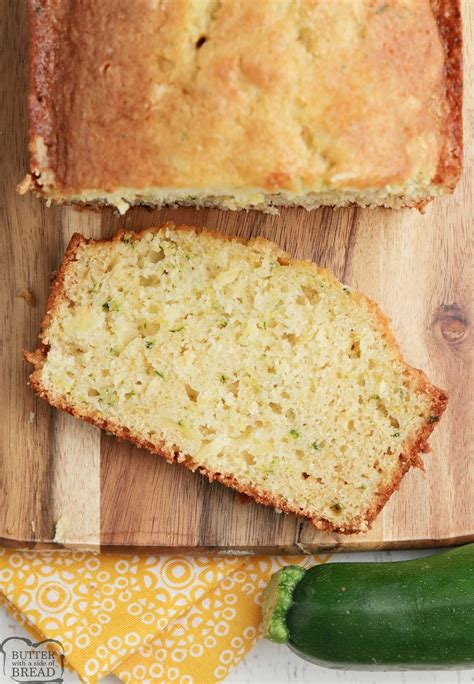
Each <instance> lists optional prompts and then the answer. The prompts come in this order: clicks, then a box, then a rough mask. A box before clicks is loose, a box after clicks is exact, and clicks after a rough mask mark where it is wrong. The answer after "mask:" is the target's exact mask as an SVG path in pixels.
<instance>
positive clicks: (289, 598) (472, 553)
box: [263, 544, 474, 669]
mask: <svg viewBox="0 0 474 684" xmlns="http://www.w3.org/2000/svg"><path fill="white" fill-rule="evenodd" d="M263 626H264V633H265V636H266V637H267V638H268V639H271V640H272V641H276V642H279V643H282V642H288V644H289V646H290V648H292V649H293V650H294V651H295V652H296V653H297V654H298V655H300V656H302V657H303V658H306V659H307V660H311V661H312V662H315V663H318V664H319V665H324V666H326V667H338V668H351V669H352V668H360V669H372V668H377V669H392V668H393V669H435V668H462V667H469V666H471V667H472V666H474V544H468V545H467V546H461V547H459V548H456V549H452V550H450V551H446V552H444V553H440V554H437V555H433V556H428V557H425V558H418V559H416V560H411V561H401V562H400V561H398V562H388V563H327V564H326V565H316V566H314V567H312V568H310V569H309V570H304V569H303V568H300V567H297V566H286V567H284V568H282V569H281V570H280V571H279V572H277V573H276V574H275V575H273V577H272V579H271V581H270V583H269V585H268V587H267V588H266V589H265V592H264V600H263Z"/></svg>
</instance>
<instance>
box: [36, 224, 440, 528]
mask: <svg viewBox="0 0 474 684" xmlns="http://www.w3.org/2000/svg"><path fill="white" fill-rule="evenodd" d="M167 227H169V228H172V229H173V230H183V231H187V232H192V233H204V234H205V235H207V236H209V237H212V238H214V239H219V240H222V239H225V240H228V241H235V242H240V243H241V244H247V245H251V244H265V245H267V246H270V248H271V249H272V250H274V251H275V253H276V254H278V257H279V260H280V261H281V263H286V264H288V263H291V262H293V261H298V262H299V263H301V261H300V260H295V259H291V257H290V256H289V255H288V254H286V252H284V251H283V250H281V249H280V248H279V247H278V245H276V244H275V243H272V242H270V241H268V240H265V239H264V238H261V237H257V238H252V239H251V240H244V239H242V238H238V237H229V236H226V235H222V234H221V233H219V232H217V231H209V230H206V229H202V228H194V227H192V226H186V225H181V226H175V225H174V224H173V223H172V222H167V223H166V224H164V225H163V226H160V227H157V228H146V229H145V230H143V231H141V232H140V233H131V232H130V231H127V230H121V231H120V232H118V233H117V234H116V235H115V236H114V237H113V238H111V239H107V238H103V239H101V240H95V239H86V238H84V237H83V236H82V235H80V234H79V233H76V234H74V235H73V237H72V238H71V240H70V242H69V245H68V247H67V250H66V253H65V256H64V260H63V262H62V264H61V266H60V268H59V270H58V272H57V274H56V277H55V280H54V283H53V285H52V288H51V293H50V296H49V298H48V304H47V310H46V313H45V315H44V317H43V321H42V324H41V333H40V340H41V344H40V347H39V348H38V349H37V350H36V351H34V352H24V357H25V360H26V361H28V362H29V363H32V364H33V365H34V371H33V373H32V374H31V375H30V379H29V382H30V385H31V387H32V388H33V389H34V391H35V392H36V393H37V394H38V395H39V396H40V397H42V398H43V399H45V400H46V401H48V402H49V403H50V404H51V405H52V406H54V407H56V408H58V409H61V410H63V411H66V412H67V413H70V414H71V415H73V416H76V417H78V418H81V419H82V420H85V421H87V422H88V423H92V424H93V425H95V426H97V427H100V428H102V429H103V430H106V431H107V432H110V433H111V434H114V435H116V436H117V437H119V438H120V439H125V440H128V441H130V442H133V443H134V444H136V445H137V446H138V447H143V448H145V449H148V450H149V451H151V452H152V453H155V454H157V455H159V456H161V457H163V458H165V459H166V460H168V461H170V462H174V461H175V462H179V463H182V465H184V466H185V467H186V468H188V469H190V470H191V471H193V472H194V471H198V472H199V473H201V474H202V475H205V476H207V477H208V478H209V481H213V480H215V481H217V482H220V483H221V484H224V485H226V486H228V487H231V488H233V489H235V490H237V491H238V492H241V493H242V494H246V495H247V496H250V497H251V498H252V499H254V500H255V501H257V502H259V503H261V504H264V505H266V506H272V507H274V508H278V509H279V510H282V511H284V512H286V513H293V514H295V515H297V516H299V517H302V518H307V519H309V520H310V522H312V523H313V525H315V527H317V528H318V529H319V530H323V531H327V532H335V533H341V534H354V533H357V532H360V531H361V529H362V527H365V526H367V527H368V528H370V526H371V525H372V523H373V521H374V520H375V518H376V517H377V515H378V513H379V512H380V510H381V509H382V508H383V506H384V505H385V504H386V502H387V501H388V499H389V498H390V497H391V495H392V494H393V492H394V491H395V490H396V489H398V487H399V484H400V482H401V480H402V478H403V476H404V475H405V473H406V472H407V471H408V470H409V468H410V467H422V462H421V459H420V452H427V451H428V450H429V447H428V438H429V436H430V434H431V432H432V431H433V429H434V427H435V425H436V423H437V422H438V420H439V418H440V417H441V415H442V413H443V412H444V410H445V408H446V405H447V395H446V394H445V392H443V391H442V390H440V389H438V388H437V387H435V386H434V385H432V384H431V383H430V382H429V381H428V379H427V378H426V376H425V375H424V373H423V372H422V371H420V370H417V369H412V372H413V373H416V374H419V379H420V386H421V391H422V392H423V393H424V394H426V395H428V396H429V397H430V398H431V414H430V421H429V422H428V423H426V424H425V425H424V426H423V427H422V429H421V430H420V431H419V432H418V434H417V435H416V436H415V437H414V438H413V440H412V442H411V443H410V444H408V445H406V449H405V452H404V453H403V454H400V456H399V460H400V464H399V467H398V469H397V470H396V472H395V474H394V476H393V479H392V482H391V484H390V485H389V486H386V487H383V488H382V489H380V490H379V491H378V492H377V495H376V500H375V504H374V506H373V507H372V508H371V509H369V510H368V511H366V513H365V515H364V516H363V517H362V518H361V519H357V520H353V521H351V523H349V524H347V523H346V524H345V525H344V527H337V526H336V525H334V524H333V523H332V522H331V521H329V520H327V519H324V518H319V519H311V518H308V516H306V515H304V513H302V512H301V511H300V510H298V509H293V508H292V507H291V506H288V505H287V503H286V502H285V501H284V500H282V499H278V498H275V497H272V496H269V495H268V494H267V493H265V492H264V491H262V490H258V489H256V488H252V487H249V486H247V485H243V484H241V483H239V482H238V481H237V480H236V479H235V478H234V477H232V476H231V475H228V474H225V473H218V472H213V471H209V470H207V469H206V468H204V467H203V466H200V465H198V464H196V463H195V462H194V460H193V458H192V457H191V456H190V455H189V454H183V453H182V452H180V450H179V447H178V446H177V445H176V447H175V450H174V451H172V452H170V451H169V450H168V449H166V448H165V446H164V444H163V443H162V442H159V443H153V442H150V441H147V440H143V439H142V438H140V437H139V436H138V435H137V434H134V433H133V432H132V431H130V430H129V429H128V428H125V427H124V426H122V425H118V424H115V423H113V422H110V421H108V420H105V419H104V418H102V417H100V416H99V415H98V414H97V413H96V412H93V413H90V414H86V413H83V412H81V411H78V410H77V409H76V408H75V407H74V406H72V405H71V404H68V403H67V402H64V401H63V400H62V399H60V398H57V397H55V396H53V395H51V394H50V393H49V392H48V391H47V390H46V389H45V388H44V386H43V385H42V383H41V377H40V376H41V369H42V367H43V365H44V363H45V361H46V358H47V354H48V346H47V345H45V344H44V343H43V341H42V335H43V332H44V331H45V330H46V328H47V327H48V325H49V322H50V320H51V319H52V318H53V317H54V315H55V311H56V308H57V307H58V306H59V304H60V303H61V301H62V300H63V299H64V298H65V297H66V294H65V292H64V278H65V275H66V272H67V270H68V267H69V265H70V264H71V262H73V261H74V260H75V258H76V255H77V250H78V249H79V248H80V246H81V245H83V244H100V243H107V242H109V243H110V242H117V241H120V240H122V238H123V236H124V235H127V236H130V238H131V239H133V240H139V239H141V238H142V237H143V236H144V235H146V234H147V233H156V232H159V231H161V230H164V229H166V228H167ZM306 263H307V266H308V268H317V267H316V266H315V264H313V263H312V262H306ZM318 270H319V271H324V273H325V274H326V276H327V277H330V278H331V279H332V280H334V281H336V278H335V277H334V276H333V274H332V273H331V272H330V271H328V270H326V269H318ZM336 282H337V281H336ZM355 296H358V297H360V298H363V299H364V300H365V301H367V302H369V304H370V306H371V307H372V308H373V310H374V312H376V314H377V318H378V320H379V323H380V332H381V334H382V335H384V336H385V337H386V339H387V341H388V342H389V343H390V345H391V346H393V347H394V348H395V349H396V350H397V352H398V355H399V357H400V359H402V356H401V353H400V351H399V349H398V345H397V342H396V340H395V338H394V336H393V333H392V331H391V330H390V326H389V321H388V319H387V318H386V317H385V316H384V315H383V314H382V313H381V311H380V309H379V308H378V306H377V305H376V304H375V302H372V301H371V300H369V299H368V298H367V297H366V296H365V295H363V294H361V293H355ZM361 526H362V527H361Z"/></svg>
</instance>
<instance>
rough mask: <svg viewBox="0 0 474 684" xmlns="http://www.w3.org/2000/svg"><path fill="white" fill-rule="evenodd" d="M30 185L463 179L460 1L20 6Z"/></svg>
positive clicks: (55, 192) (421, 184)
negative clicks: (27, 60)
mask: <svg viewBox="0 0 474 684" xmlns="http://www.w3.org/2000/svg"><path fill="white" fill-rule="evenodd" d="M30 9H31V83H30V149H31V171H32V176H33V178H34V181H35V183H36V189H37V190H38V191H40V192H42V193H43V194H45V195H46V196H49V197H50V198H52V199H58V198H59V199H61V198H64V197H66V198H67V196H74V195H79V194H81V193H84V191H86V190H90V189H95V190H100V191H103V192H108V193H111V192H114V191H115V190H116V189H117V188H135V189H138V190H143V189H147V188H148V189H149V188H155V189H156V188H193V189H196V190H197V191H204V192H207V194H213V193H214V194H215V193H217V194H219V193H222V192H225V191H226V189H229V188H234V189H235V188H238V189H257V190H262V191H263V192H265V193H276V192H287V193H290V194H291V193H296V194H298V195H301V194H304V193H308V192H317V193H321V192H328V191H329V192H333V193H335V194H337V193H338V192H341V191H344V190H347V189H348V188H349V189H351V190H354V191H356V192H362V191H364V190H366V189H370V190H371V191H373V190H375V191H376V190H378V189H382V188H385V189H386V188H395V189H396V188H399V189H400V188H401V189H402V190H403V192H404V193H410V192H412V191H417V192H418V191H420V192H421V190H423V189H426V188H431V187H432V186H433V185H437V186H439V187H440V188H442V190H441V191H446V190H449V189H452V187H453V186H454V184H455V183H456V181H457V179H458V177H459V173H460V166H461V119H460V117H461V109H460V107H461V105H460V94H461V75H460V73H461V72H460V59H461V57H460V52H461V36H460V17H459V3H458V1H457V0H450V1H447V0H432V2H430V1H429V0H384V1H383V0H361V1H357V2H356V1H355V0H341V1H340V2H339V1H338V2H328V1H323V0H301V2H298V3H296V2H292V1H291V0H289V1H281V2H276V1H275V0H261V1H259V2H255V0H239V1H238V2H237V1H235V0H169V1H167V0H135V2H133V3H131V2H129V1H128V0H114V1H113V2H111V1H110V0H103V1H102V2H96V1H95V0H83V2H81V3H70V2H67V1H66V0H30Z"/></svg>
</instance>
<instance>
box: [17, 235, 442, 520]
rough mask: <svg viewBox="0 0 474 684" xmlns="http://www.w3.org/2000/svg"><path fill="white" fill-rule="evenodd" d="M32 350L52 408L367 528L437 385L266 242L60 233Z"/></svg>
mask: <svg viewBox="0 0 474 684" xmlns="http://www.w3.org/2000/svg"><path fill="white" fill-rule="evenodd" d="M41 339H42V346H41V348H40V349H39V350H38V351H37V352H35V353H33V354H29V355H27V357H28V359H29V360H31V361H33V362H34V363H35V365H36V368H35V371H34V373H33V374H32V376H31V383H32V385H33V386H34V387H35V389H36V390H37V391H38V392H39V393H40V394H41V395H42V396H44V397H45V398H47V399H48V400H49V401H50V402H51V403H52V404H53V405H55V406H58V407H60V408H63V409H66V410H68V411H70V412H72V413H74V414H75V415H77V416H79V417H82V418H84V419H86V420H90V421H92V422H95V423H96V424H98V425H100V426H102V427H105V428H106V429H108V430H110V431H111V432H115V433H116V434H118V435H120V436H122V437H126V438H129V439H132V440H133V441H135V442H137V443H139V444H143V445H145V446H147V447H148V448H149V449H151V450H153V451H156V452H158V453H160V454H161V455H164V456H165V457H167V458H168V459H169V460H176V461H178V462H183V463H185V464H186V465H187V466H188V467H190V468H192V469H199V470H200V471H201V472H205V473H207V474H208V475H209V477H210V478H211V479H218V480H220V481H222V482H224V483H225V484H229V485H231V486H234V487H235V488H237V489H239V490H240V491H244V492H246V493H249V494H250V495H252V496H254V497H255V498H256V499H257V500H260V501H262V502H264V503H268V504H271V505H273V506H275V507H277V508H281V509H282V510H286V511H291V512H294V513H296V514H298V515H301V516H304V517H307V518H309V519H311V520H312V521H313V523H314V524H316V525H317V526H318V527H320V528H322V529H337V530H339V531H341V532H351V531H358V530H364V529H367V527H368V526H369V524H370V522H371V520H372V519H373V517H374V516H375V514H376V512H377V511H378V509H379V508H380V507H381V506H382V505H383V503H384V502H385V500H386V499H387V498H388V496H389V495H390V493H391V492H392V491H393V489H394V487H395V486H396V485H397V484H398V481H399V480H400V478H401V477H402V475H403V473H404V472H405V471H406V470H407V469H408V467H409V466H410V465H412V464H415V463H416V462H417V460H418V458H419V456H418V452H419V451H420V450H424V449H426V438H427V436H428V434H429V433H430V432H431V430H432V428H433V426H434V423H436V421H437V420H438V418H439V416H440V414H441V412H442V410H443V408H444V404H445V400H446V397H445V395H444V394H443V393H442V392H441V391H439V390H437V389H436V388H435V387H433V386H432V385H430V384H429V383H428V381H427V380H426V378H425V376H424V375H423V374H422V373H421V372H420V371H417V370H414V369H412V368H410V367H409V366H407V365H406V364H405V363H404V361H403V359H402V358H401V356H400V353H399V351H398V349H397V347H396V345H395V342H394V340H393V338H392V336H391V333H390V332H389V330H388V328H387V322H386V320H385V319H384V318H383V316H382V315H381V313H380V312H379V310H378V308H377V307H376V305H375V304H374V303H373V302H371V301H370V300H368V299H367V298H366V297H365V296H363V295H361V294H359V293H357V292H355V291H353V290H351V289H350V288H347V287H344V286H343V285H342V284H341V283H339V282H338V281H337V280H335V278H334V277H333V276H332V275H331V274H330V273H329V272H328V271H326V270H324V269H320V268H318V267H317V266H315V265H314V264H312V263H311V262H307V261H296V260H291V259H290V258H289V257H288V255H287V254H285V253H284V252H282V251H281V250H280V249H279V248H278V247H277V246H276V245H274V244H273V243H270V242H267V241H265V240H262V239H256V240H251V241H250V242H249V243H247V244H246V243H243V242H242V241H238V240H236V239H225V238H223V237H219V236H216V235H214V234H211V233H208V232H198V231H197V229H191V228H180V229H176V228H175V227H174V226H173V225H172V224H168V225H166V226H164V227H162V228H161V229H153V230H149V231H144V232H143V233H141V234H140V235H138V236H136V235H135V234H133V233H122V234H120V235H119V236H117V237H116V238H115V239H114V240H112V241H98V242H95V241H86V240H84V239H83V238H81V237H80V236H76V237H75V238H73V241H72V243H71V245H70V247H69V249H68V253H67V255H66V258H65V261H64V264H63V267H62V269H61V271H60V273H59V275H58V277H57V280H56V283H55V285H54V287H53V292H52V295H51V297H50V302H49V310H48V312H47V314H46V317H45V321H44V327H43V332H42V336H41Z"/></svg>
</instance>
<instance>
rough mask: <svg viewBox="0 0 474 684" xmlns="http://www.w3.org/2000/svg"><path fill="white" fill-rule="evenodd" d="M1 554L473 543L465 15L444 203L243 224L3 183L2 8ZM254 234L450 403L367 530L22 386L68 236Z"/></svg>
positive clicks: (15, 1) (19, 162)
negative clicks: (362, 321)
mask: <svg viewBox="0 0 474 684" xmlns="http://www.w3.org/2000/svg"><path fill="white" fill-rule="evenodd" d="M1 2H2V3H3V4H2V11H1V15H2V22H1V28H0V31H3V35H2V36H1V39H0V50H1V53H2V54H1V67H0V73H1V74H2V82H1V89H2V90H1V99H0V107H1V108H2V109H1V113H0V116H1V119H0V165H1V167H0V183H1V184H2V194H1V206H0V217H1V238H0V239H1V251H0V259H1V270H0V278H1V288H0V302H1V314H2V315H1V323H0V325H1V335H2V351H1V360H0V362H1V368H0V375H1V385H0V387H1V393H2V395H1V405H0V416H1V418H0V448H1V459H2V460H1V466H0V541H1V542H2V543H3V544H5V545H9V546H10V545H16V546H21V547H26V546H32V545H37V546H40V545H41V546H47V545H51V544H53V543H56V544H63V545H66V546H68V547H94V548H97V547H99V546H100V547H102V548H105V547H107V548H117V549H118V548H134V549H137V548H145V547H148V548H149V547H159V548H167V549H171V550H179V551H182V550H196V549H197V550H204V549H206V550H207V549H217V550H220V551H222V552H228V551H230V550H240V551H245V550H251V551H253V552H258V553H264V552H265V553H266V552H273V551H275V552H284V551H289V552H298V551H301V550H308V551H309V550H316V549H334V548H337V549H367V548H394V547H408V546H424V545H432V546H433V545H442V544H454V543H457V542H462V541H468V540H472V539H473V538H474V513H473V511H474V506H473V502H474V487H473V482H474V459H473V454H472V444H473V437H474V435H473V430H472V426H473V420H472V418H473V416H472V403H471V406H469V402H470V401H471V402H472V387H473V376H472V363H471V361H472V355H470V350H472V338H473V332H472V324H471V321H472V316H473V312H472V304H473V298H472V295H473V289H472V283H473V280H472V276H473V270H472V266H473V252H472V236H473V201H472V197H473V192H472V171H473V163H472V162H473V153H472V139H473V133H472V131H473V116H474V110H473V96H472V94H473V87H472V86H473V84H472V78H473V73H474V70H473V69H472V46H473V36H472V26H473V24H472V15H473V14H474V3H472V2H470V0H466V2H464V22H465V45H466V55H465V59H466V67H465V74H466V79H467V83H466V97H465V121H466V124H467V127H468V128H469V124H471V127H470V128H469V130H468V131H466V164H465V172H464V177H463V182H462V183H461V186H460V187H459V188H458V189H457V191H456V193H455V195H454V196H453V197H450V198H446V199H442V200H439V201H437V202H434V203H432V204H431V205H430V206H429V207H428V209H427V211H426V213H425V214H424V215H421V214H419V213H418V212H417V211H415V210H403V211H389V210H360V209H355V208H350V209H343V210H337V211H335V210H332V209H321V210H318V211H313V212H311V213H308V212H306V211H304V210H282V211H281V212H280V215H279V216H270V215H268V214H267V215H265V214H259V213H256V212H248V213H245V212H238V213H235V212H222V211H217V210H201V211H196V210H194V209H179V210H171V209H169V210H163V211H149V210H146V209H140V208H136V209H132V210H130V211H129V212H128V213H127V215H126V216H122V217H120V216H118V215H117V214H116V213H114V211H112V210H109V209H106V210H103V211H89V210H77V209H74V208H71V207H65V208H59V207H52V208H47V207H46V206H45V204H44V202H42V201H41V200H39V199H37V198H35V197H33V196H32V195H27V196H22V197H21V196H19V195H18V194H16V192H15V186H16V184H17V183H18V182H19V181H20V180H21V179H22V177H23V175H24V174H25V172H26V170H27V149H26V78H27V22H26V2H25V1H24V0H1ZM168 219H172V220H174V221H175V222H177V223H180V222H185V223H189V224H194V225H197V226H208V227H209V228H213V229H218V230H220V231H222V232H224V233H228V234H231V235H239V236H242V237H246V238H248V237H250V236H255V235H262V236H264V237H266V238H269V239H271V240H275V241H276V242H278V243H279V244H280V245H281V246H282V247H283V248H284V249H286V250H288V251H289V252H290V253H291V254H293V255H295V256H297V257H304V258H311V259H313V260H314V261H316V262H317V263H319V264H321V265H322V266H326V267H328V268H330V269H332V270H333V271H334V272H335V274H336V275H337V276H338V277H339V278H340V279H341V280H343V281H345V282H346V283H348V284H349V285H351V286H353V287H356V288H358V289H361V290H363V291H364V292H366V293H367V294H368V295H369V296H370V297H372V298H374V299H375V300H376V301H378V302H379V304H380V305H381V307H382V309H383V310H384V311H385V312H386V313H387V314H388V315H389V316H390V317H391V319H392V324H393V328H394V330H395V333H396V335H397V337H398V339H399V341H400V344H401V347H402V351H403V353H404V355H405V357H406V359H407V361H408V362H409V363H411V364H412V365H414V366H417V367H419V368H423V369H424V370H425V371H426V372H427V374H428V376H429V377H430V379H431V380H432V381H433V382H435V383H436V384H438V385H439V386H440V387H443V388H445V389H447V390H448V392H449V395H450V401H449V406H448V409H447V411H446V413H445V415H444V417H443V419H442V421H441V423H440V425H439V426H438V427H437V429H436V430H435V432H434V435H433V437H432V439H431V444H432V447H433V450H432V453H431V454H429V455H427V456H426V458H425V464H426V469H425V472H422V471H420V470H416V471H415V470H413V471H411V472H410V473H409V474H408V475H407V477H406V478H405V479H404V480H403V483H402V485H401V487H400V490H399V492H398V493H395V494H394V496H393V497H392V499H391V501H390V503H389V504H388V505H387V506H386V507H385V509H384V510H383V512H382V513H381V515H380V516H379V518H378V519H377V521H376V524H375V525H374V527H373V529H372V530H371V531H370V532H368V533H366V534H360V535H352V536H347V537H344V536H338V535H332V534H323V533H318V532H315V530H314V529H312V527H311V525H308V524H304V523H301V522H299V521H298V520H297V519H296V518H294V517H292V516H287V515H282V514H277V513H276V512H274V511H273V510H272V509H270V508H265V507H263V506H258V505H257V504H254V503H248V502H247V501H246V500H245V499H244V498H243V497H241V496H239V495H236V494H235V493H234V492H232V491H231V490H229V489H226V488H225V487H223V486H221V485H218V484H213V485H210V484H209V483H208V482H207V481H206V480H205V479H204V478H203V477H201V476H198V475H193V474H192V473H190V472H188V471H186V470H185V469H184V468H182V467H179V466H169V465H167V464H166V463H165V462H164V461H162V460H161V459H160V458H159V457H157V456H153V455H151V454H149V453H147V452H145V451H142V450H139V449H136V448H135V447H133V446H131V445H129V444H127V443H120V442H119V441H118V440H117V439H115V438H113V437H110V436H108V435H107V434H105V433H101V432H100V431H99V430H98V429H95V428H92V427H91V426H88V425H85V424H83V423H81V422H80V421H77V420H75V419H74V418H72V417H70V416H68V415H65V414H62V413H60V412H58V411H55V410H53V409H51V408H50V407H49V406H48V405H47V404H46V403H45V402H43V401H41V400H40V399H38V398H37V397H36V396H35V395H34V394H33V392H32V391H31V389H30V388H29V387H28V386H27V378H28V373H29V370H30V369H29V367H28V366H27V364H25V363H24V362H23V360H22V354H21V352H22V349H33V348H35V347H36V337H37V333H38V329H39V324H40V320H41V317H42V315H43V312H44V308H45V304H46V297H47V291H48V286H49V283H50V280H51V276H52V274H53V272H54V270H55V269H56V268H57V266H58V264H59V262H60V260H61V258H62V255H63V253H64V249H65V247H66V245H67V242H68V240H69V238H70V237H71V235H72V234H73V233H74V232H75V231H79V232H81V233H83V234H84V235H86V236H94V237H99V236H110V235H112V234H113V233H114V232H115V231H117V230H118V229H119V228H124V227H126V228H127V229H139V228H143V227H146V226H156V225H159V224H161V223H163V222H164V221H165V220H168Z"/></svg>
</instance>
